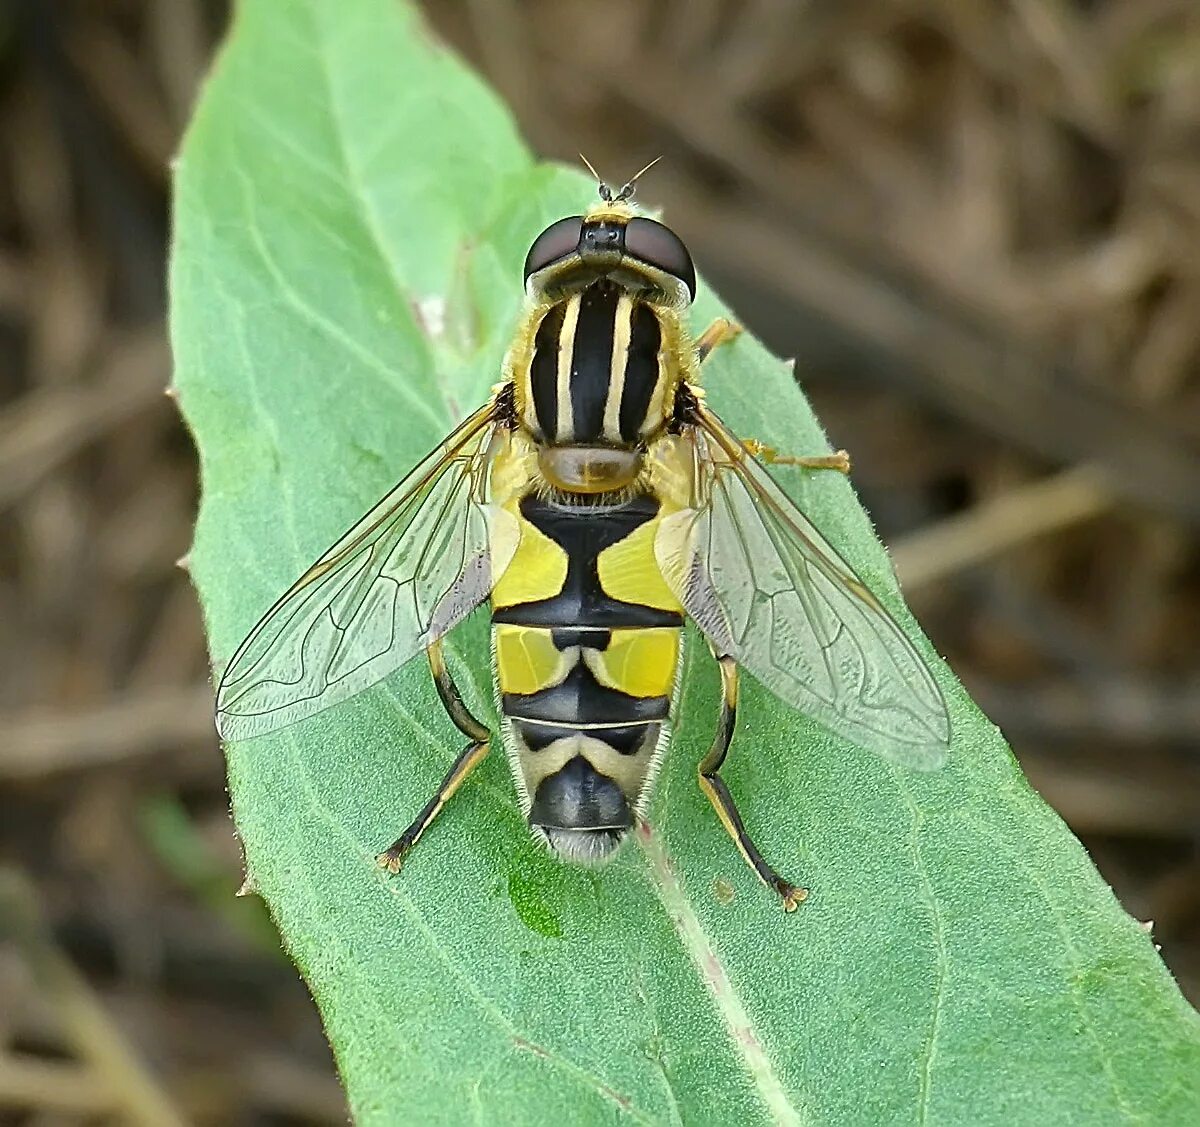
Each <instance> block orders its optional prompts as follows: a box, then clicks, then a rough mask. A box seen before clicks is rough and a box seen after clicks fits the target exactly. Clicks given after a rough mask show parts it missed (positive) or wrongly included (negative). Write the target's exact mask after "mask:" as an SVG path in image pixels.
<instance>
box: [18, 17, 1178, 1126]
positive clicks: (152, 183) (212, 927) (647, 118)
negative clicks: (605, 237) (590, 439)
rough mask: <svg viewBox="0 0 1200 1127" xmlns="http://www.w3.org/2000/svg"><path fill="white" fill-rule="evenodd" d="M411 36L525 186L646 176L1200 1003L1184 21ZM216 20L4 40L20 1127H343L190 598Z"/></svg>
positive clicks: (78, 22) (935, 629)
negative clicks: (183, 155) (203, 166)
mask: <svg viewBox="0 0 1200 1127" xmlns="http://www.w3.org/2000/svg"><path fill="white" fill-rule="evenodd" d="M427 7H428V9H429V14H430V18H431V21H432V23H433V24H434V26H435V27H436V29H437V31H438V32H439V33H440V34H441V35H442V36H443V37H444V38H445V39H446V40H448V41H449V42H451V43H452V44H454V45H455V46H456V47H457V48H458V49H459V50H461V51H462V52H463V53H464V54H465V55H466V56H467V57H469V58H470V59H471V60H472V61H473V62H475V63H476V64H477V65H478V66H479V67H480V68H481V69H482V70H483V71H484V72H486V73H487V74H488V75H489V77H490V78H491V79H492V81H493V82H494V83H495V84H496V85H497V86H498V87H499V89H500V90H501V91H502V93H503V94H504V95H505V97H506V98H507V99H508V100H509V101H510V103H511V104H512V105H513V107H514V109H515V111H516V113H517V115H518V117H519V118H520V120H521V122H522V125H523V127H524V130H525V133H526V135H527V136H528V138H529V139H530V142H531V143H532V144H533V145H534V146H535V148H537V149H538V150H539V151H540V152H542V153H544V154H547V155H551V156H555V157H559V158H562V159H564V160H569V161H573V160H575V153H576V152H578V151H579V150H583V151H584V152H586V153H587V155H588V156H589V157H590V158H591V160H592V161H593V162H594V163H595V164H596V165H597V166H598V167H599V168H600V169H601V171H602V172H603V173H605V174H606V175H608V176H609V177H610V178H611V179H613V180H615V181H618V182H619V181H620V180H621V179H623V178H624V177H626V176H627V175H629V174H630V173H632V172H633V171H634V170H635V169H636V168H637V167H639V166H640V165H641V164H643V163H645V161H646V160H649V159H650V158H651V157H653V156H655V155H658V154H659V153H662V154H664V156H665V158H666V159H665V160H664V161H663V162H662V164H661V165H660V166H659V167H658V168H656V169H655V171H654V173H653V174H652V178H648V181H647V183H646V185H645V187H644V190H643V197H644V199H645V200H646V201H647V202H653V203H661V204H663V205H664V207H665V211H666V216H667V218H668V220H669V221H670V222H671V224H672V225H673V226H674V227H675V228H676V229H677V230H679V231H680V233H681V234H682V235H683V236H684V237H685V239H686V240H687V241H688V242H689V243H690V244H691V246H692V249H693V252H694V254H695V257H696V259H697V261H698V262H699V263H700V264H701V267H702V269H703V270H704V271H705V272H706V274H707V276H708V277H709V279H710V280H711V281H712V282H713V283H714V284H716V285H717V286H718V287H719V288H720V289H721V291H722V292H723V294H724V296H725V297H726V298H727V299H729V300H730V301H731V303H732V304H733V305H734V307H735V308H736V309H737V310H739V311H740V313H741V315H742V316H743V318H744V320H745V321H746V322H747V323H748V324H749V325H750V326H751V327H752V328H753V329H754V330H756V331H757V332H758V333H759V334H760V335H762V336H764V337H765V338H766V339H767V341H768V342H769V343H770V344H771V345H772V346H773V347H774V348H775V349H776V350H777V351H778V352H780V353H781V354H783V355H788V356H795V357H797V371H798V373H799V375H800V378H801V380H802V382H803V384H804V387H805V389H806V391H807V392H808V394H809V395H810V397H811V398H812V400H813V401H814V403H815V406H816V408H817V411H818V413H819V415H820V417H821V418H822V419H823V420H824V422H825V425H826V427H827V429H828V431H829V434H830V437H831V439H832V441H833V443H834V444H835V445H838V446H845V447H847V448H849V449H850V450H851V451H852V453H853V454H854V456H855V465H856V473H855V482H856V484H857V486H858V489H859V491H860V493H861V495H862V497H863V499H864V500H865V502H866V503H867V505H868V507H869V508H870V510H871V512H872V514H873V516H874V518H875V520H876V523H877V525H878V527H879V530H880V532H881V534H882V536H883V537H884V539H885V540H886V541H887V542H888V543H889V544H890V545H891V546H892V548H893V554H894V558H895V561H896V564H897V567H898V569H899V571H900V572H901V575H902V577H903V578H904V580H905V586H906V590H907V592H908V594H909V596H910V601H911V603H912V605H913V607H914V609H915V610H916V612H917V614H918V615H919V617H920V618H921V620H922V622H923V623H924V625H925V627H926V630H927V631H928V632H929V634H930V635H931V636H932V637H933V639H934V641H935V642H936V644H937V645H938V647H939V648H940V649H941V650H942V651H943V652H944V653H945V654H946V655H947V656H948V657H949V659H950V660H951V662H952V664H953V665H954V666H955V668H956V669H957V670H958V672H959V674H960V675H961V676H962V678H963V679H964V680H965V681H966V683H967V685H968V687H969V688H970V689H971V690H972V692H973V693H974V694H975V696H976V699H977V700H979V701H980V703H981V704H982V705H983V706H984V708H985V709H986V710H987V711H988V712H989V713H990V714H991V715H992V717H993V718H994V719H995V720H996V721H997V722H998V723H1000V724H1001V726H1002V727H1004V728H1005V730H1006V731H1007V732H1008V734H1009V736H1010V738H1011V739H1012V742H1013V744H1014V747H1015V749H1016V751H1017V752H1018V754H1019V756H1020V758H1021V760H1022V763H1023V764H1024V766H1025V768H1026V770H1027V772H1028V774H1029V776H1030V778H1031V779H1032V781H1033V782H1034V783H1035V785H1036V786H1037V787H1038V788H1039V789H1040V790H1041V791H1042V793H1043V794H1044V795H1045V796H1046V797H1047V799H1048V800H1049V801H1050V802H1051V803H1053V804H1054V805H1055V806H1056V807H1057V809H1058V810H1060V811H1061V812H1062V814H1063V816H1064V817H1065V818H1066V819H1067V820H1068V821H1069V822H1070V824H1071V825H1072V826H1073V827H1074V828H1075V830H1076V831H1077V832H1078V833H1079V834H1080V836H1081V837H1082V838H1083V840H1084V842H1085V843H1086V845H1087V847H1088V849H1089V850H1090V851H1091V853H1092V856H1093V857H1094V858H1095V859H1096V862H1097V864H1098V865H1099V866H1100V868H1101V870H1102V871H1103V873H1104V874H1105V876H1106V877H1107V878H1108V880H1109V881H1110V882H1111V883H1112V884H1113V885H1114V887H1115V888H1116V889H1117V892H1118V893H1119V895H1120V896H1121V898H1122V900H1123V901H1124V903H1125V905H1126V906H1127V908H1128V909H1129V911H1130V912H1131V913H1133V914H1134V915H1135V916H1137V917H1138V918H1139V919H1143V920H1146V919H1153V920H1154V921H1155V925H1154V932H1155V935H1156V937H1157V939H1158V941H1159V942H1160V943H1162V945H1163V954H1164V957H1165V958H1166V959H1167V961H1168V963H1169V964H1170V965H1171V966H1172V967H1173V969H1174V970H1175V972H1176V974H1177V975H1178V977H1179V978H1180V980H1181V982H1182V984H1183V987H1184V989H1185V990H1186V991H1187V992H1188V993H1189V994H1190V996H1191V997H1192V998H1193V999H1195V998H1197V997H1200V855H1198V853H1197V836H1198V830H1200V647H1198V646H1197V637H1198V636H1200V556H1198V553H1197V540H1196V535H1195V533H1196V528H1197V524H1198V523H1200V269H1198V264H1200V256H1198V255H1197V248H1198V247H1200V8H1198V7H1197V6H1196V4H1195V3H1194V2H1193V0H1076V2H1074V3H1071V2H1068V0H1058V2H1054V0H1009V2H1003V3H1001V2H995V3H984V2H973V0H970V2H969V0H859V2H845V3H841V2H834V0H823V2H822V0H812V2H809V3H789V2H785V0H743V2H738V3H735V2H718V0H688V2H687V3H684V2H682V0H674V2H671V3H659V4H653V5H652V4H648V3H637V2H633V0H629V2H620V0H607V2H606V3H605V4H604V5H603V19H602V20H601V19H599V18H598V11H599V6H598V5H595V4H590V3H585V2H583V0H540V2H528V3H517V2H516V0H505V2H488V0H457V2H444V0H443V2H440V3H436V4H435V3H433V0H430V3H429V4H428V5H427ZM224 19H225V11H224V7H223V5H222V4H220V3H216V2H212V3H209V2H205V0H78V2H74V3H72V2H67V0H62V2H58V3H56V2H49V0H46V2H42V0H28V2H26V3H23V4H21V3H17V4H9V5H7V6H4V7H0V73H2V76H3V79H2V81H3V87H2V97H0V130H2V131H3V137H4V147H3V156H2V161H3V167H2V172H0V365H2V366H0V624H2V629H0V674H2V682H0V684H2V687H0V708H2V709H3V716H2V717H0V1122H2V1123H10V1122H11V1123H19V1124H29V1125H35V1124H36V1125H39V1127H49V1125H52V1124H74V1123H83V1122H108V1121H111V1120H112V1117H113V1116H114V1115H115V1117H116V1118H117V1119H118V1120H127V1121H131V1122H142V1123H168V1122H199V1123H206V1124H237V1123H272V1124H283V1123H296V1124H308V1123H334V1122H341V1121H343V1120H344V1115H345V1113H344V1107H343V1104H342V1101H341V1097H340V1094H339V1090H338V1088H337V1085H336V1082H335V1080H334V1078H333V1075H332V1068H331V1064H330V1059H329V1053H328V1050H327V1048H326V1047H325V1045H324V1041H323V1039H322V1036H321V1032H320V1028H319V1024H318V1021H317V1019H316V1017H315V1015H314V1014H313V1013H312V1011H311V1007H310V1006H309V1004H308V1002H307V996H306V994H305V992H304V989H303V987H302V985H301V984H300V983H299V982H298V980H297V977H296V974H295V972H294V971H293V970H292V969H291V968H290V966H289V965H288V964H287V963H286V962H285V961H284V960H283V959H282V957H281V956H280V955H279V953H278V949H277V944H276V943H275V941H274V938H273V933H272V932H271V929H270V926H269V924H268V923H267V921H266V919H265V913H264V911H263V909H262V906H261V904H259V903H258V902H257V901H256V900H254V899H252V898H246V899H241V900H235V899H234V898H233V896H232V893H233V891H234V890H235V889H236V887H237V885H238V881H239V879H240V862H239V856H238V848H237V843H236V840H235V838H234V836H233V833H232V827H231V825H230V822H229V820H228V816H227V800H226V795H225V791H224V780H223V774H222V762H221V758H220V754H219V752H218V749H217V746H216V741H215V738H214V735H213V730H212V725H211V720H210V711H209V710H210V694H209V688H208V685H207V682H206V672H207V666H206V661H205V653H204V645H203V640H202V636H201V630H200V620H199V615H198V612H197V609H196V604H195V600H194V598H193V595H192V593H191V590H190V588H189V587H188V584H187V582H186V577H185V576H184V575H183V574H182V572H180V571H179V570H177V569H176V567H175V566H174V564H175V560H176V559H177V557H179V556H180V555H181V553H183V552H184V551H185V550H186V547H187V544H188V540H189V535H190V523H191V519H192V513H193V507H194V504H195V500H196V482H195V461H194V457H193V453H192V450H191V448H190V444H189V441H188V439H187V436H186V435H185V434H184V432H183V430H182V427H181V425H180V423H179V421H178V419H177V417H176V415H175V412H174V410H173V409H172V407H171V404H170V403H169V402H168V400H167V399H166V398H164V396H163V394H162V392H163V388H164V387H165V386H166V385H167V383H168V375H169V362H168V356H167V351H166V345H165V336H164V327H163V314H164V294H163V257H164V251H165V245H166V234H167V222H168V220H167V214H168V212H167V209H168V188H169V160H170V157H171V154H172V152H173V150H174V148H175V146H176V144H177V141H178V137H179V134H180V130H181V129H182V127H183V125H184V123H185V122H186V120H187V115H188V110H189V106H190V104H191V101H192V98H193V96H194V92H195V89H196V84H197V82H198V80H199V76H200V75H201V74H202V72H203V70H204V67H205V66H206V64H207V60H208V58H209V55H210V53H211V51H212V49H213V45H214V43H215V41H216V39H217V37H218V35H219V33H220V30H221V28H222V26H223V23H224ZM430 127H431V128H436V122H435V121H433V120H431V122H430ZM515 270H516V264H514V271H515ZM518 281H519V280H518V278H517V275H516V274H515V273H514V285H516V284H518ZM401 468H402V467H401V466H400V465H398V466H397V471H398V472H399V470H400V469H401Z"/></svg>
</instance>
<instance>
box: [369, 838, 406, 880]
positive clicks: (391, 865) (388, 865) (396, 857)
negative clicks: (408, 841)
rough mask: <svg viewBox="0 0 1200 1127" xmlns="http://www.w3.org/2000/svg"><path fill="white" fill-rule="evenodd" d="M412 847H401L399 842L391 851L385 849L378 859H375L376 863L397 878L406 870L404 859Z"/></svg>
mask: <svg viewBox="0 0 1200 1127" xmlns="http://www.w3.org/2000/svg"><path fill="white" fill-rule="evenodd" d="M411 848H412V846H411V845H404V846H401V845H400V843H399V842H397V843H396V844H395V845H393V846H392V847H391V848H390V849H385V850H384V851H383V852H382V853H381V854H379V856H378V857H376V858H375V863H376V864H377V865H378V866H379V867H380V868H381V869H386V870H387V871H388V872H389V873H391V874H392V876H395V875H396V874H397V873H398V872H399V871H400V870H401V869H403V868H404V858H405V856H406V855H407V853H408V851H409V849H411Z"/></svg>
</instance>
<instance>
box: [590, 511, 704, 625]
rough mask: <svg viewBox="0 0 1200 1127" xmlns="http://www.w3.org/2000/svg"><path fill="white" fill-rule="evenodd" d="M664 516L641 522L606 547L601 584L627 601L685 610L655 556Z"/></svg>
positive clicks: (599, 565)
mask: <svg viewBox="0 0 1200 1127" xmlns="http://www.w3.org/2000/svg"><path fill="white" fill-rule="evenodd" d="M660 519H661V518H659V517H655V519H654V520H649V521H647V522H646V523H645V524H642V525H639V526H638V527H637V529H635V530H634V531H633V532H632V533H630V534H629V535H628V536H626V537H625V539H624V540H620V541H618V542H617V543H616V544H613V545H612V547H610V548H605V549H604V551H603V552H601V553H600V557H599V559H597V561H596V568H597V571H598V572H599V575H600V586H601V587H602V588H604V593H605V594H606V595H608V596H609V597H610V598H613V599H619V600H620V601H621V602H623V603H636V604H637V605H638V606H643V607H654V608H655V609H656V610H673V611H682V610H683V606H682V604H681V603H680V602H679V600H678V599H677V598H676V597H675V595H674V592H672V590H671V589H670V587H668V586H667V584H666V581H665V580H664V579H663V577H662V572H661V571H659V568H658V561H657V559H655V556H654V537H655V535H656V534H657V532H658V524H659V520H660Z"/></svg>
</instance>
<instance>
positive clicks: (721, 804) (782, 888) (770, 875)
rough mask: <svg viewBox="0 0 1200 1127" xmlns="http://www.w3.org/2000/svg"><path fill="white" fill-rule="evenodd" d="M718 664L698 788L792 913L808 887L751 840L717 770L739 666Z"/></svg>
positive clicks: (725, 660) (724, 660)
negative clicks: (711, 727)
mask: <svg viewBox="0 0 1200 1127" xmlns="http://www.w3.org/2000/svg"><path fill="white" fill-rule="evenodd" d="M717 662H718V664H719V665H720V667H721V719H720V721H719V723H718V725H717V735H716V738H715V739H714V740H713V745H712V749H711V750H710V751H709V753H708V754H707V755H706V756H705V757H704V759H703V760H702V761H701V763H700V766H699V768H698V773H699V776H700V788H701V790H703V791H704V793H705V794H706V795H708V800H709V802H711V803H712V804H713V809H714V810H716V812H717V817H719V818H720V819H721V824H722V825H723V826H724V827H725V829H726V831H727V832H728V834H729V836H730V837H731V838H733V843H734V844H735V845H736V846H737V847H738V849H739V850H740V851H741V854H742V856H743V857H744V858H745V859H746V863H747V864H748V865H749V866H750V867H751V868H752V869H753V870H754V871H755V873H757V874H758V879H759V880H761V881H762V882H763V884H765V885H766V886H767V887H768V888H770V889H772V890H773V891H774V892H776V893H778V895H779V897H780V898H781V899H782V900H783V910H784V911H785V912H794V911H795V910H796V906H797V905H798V904H799V903H800V902H801V901H802V900H804V898H805V897H806V896H808V889H807V888H799V887H797V886H796V885H794V884H792V883H790V882H789V881H786V880H784V879H783V877H781V876H780V875H779V874H778V873H777V872H776V871H775V870H774V869H772V868H771V866H770V865H768V864H767V862H766V861H765V860H764V859H763V855H762V854H761V853H759V851H758V847H757V846H756V845H755V844H754V842H753V841H751V839H750V835H749V834H748V833H747V832H746V827H745V825H744V824H743V823H742V817H741V815H740V814H739V813H738V809H737V806H736V805H735V804H734V801H733V795H731V794H730V793H729V788H728V787H727V786H726V785H725V780H724V779H722V778H721V776H720V774H719V773H718V772H719V771H720V768H721V764H722V763H724V762H725V756H726V754H728V752H729V744H730V742H731V741H732V740H733V729H734V727H735V725H736V722H737V700H738V667H737V663H736V662H735V661H734V660H733V658H731V657H720V658H718V659H717Z"/></svg>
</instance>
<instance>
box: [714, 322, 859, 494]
mask: <svg viewBox="0 0 1200 1127" xmlns="http://www.w3.org/2000/svg"><path fill="white" fill-rule="evenodd" d="M741 332H742V327H741V325H738V324H736V323H735V322H733V321H730V320H729V319H728V318H727V317H718V318H717V319H716V320H714V321H713V323H712V324H711V325H709V326H708V328H707V329H705V330H704V332H702V333H701V334H700V336H699V338H698V339H697V341H696V355H697V356H698V357H699V360H700V363H701V364H703V363H704V361H705V360H707V359H708V358H709V357H710V356H711V355H712V354H713V352H715V351H716V350H717V349H718V348H720V347H721V345H723V344H728V343H729V342H730V341H733V340H736V339H737V338H738V337H739V336H740V335H741ZM742 442H743V444H744V445H745V447H746V449H747V450H749V451H750V453H751V454H753V455H754V456H755V457H756V458H761V459H762V460H763V462H764V463H765V464H766V465H768V466H802V467H803V468H804V469H808V470H837V472H838V473H844V474H848V473H849V472H850V455H849V454H847V453H846V451H845V450H838V451H837V452H836V453H834V454H780V453H779V451H778V450H776V449H775V447H774V446H768V445H767V444H766V443H765V442H760V441H759V440H758V439H757V438H744V439H742Z"/></svg>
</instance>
